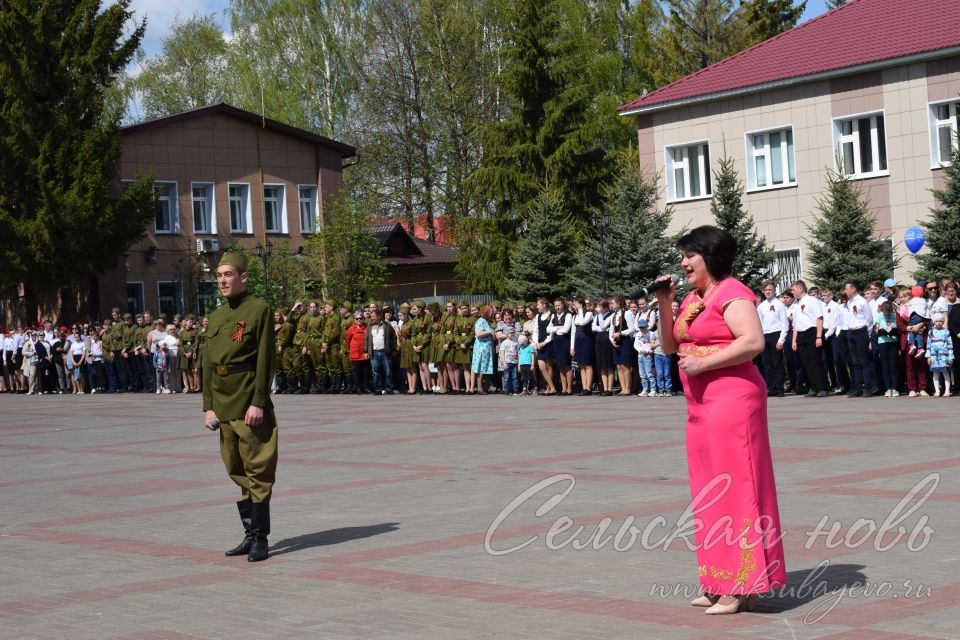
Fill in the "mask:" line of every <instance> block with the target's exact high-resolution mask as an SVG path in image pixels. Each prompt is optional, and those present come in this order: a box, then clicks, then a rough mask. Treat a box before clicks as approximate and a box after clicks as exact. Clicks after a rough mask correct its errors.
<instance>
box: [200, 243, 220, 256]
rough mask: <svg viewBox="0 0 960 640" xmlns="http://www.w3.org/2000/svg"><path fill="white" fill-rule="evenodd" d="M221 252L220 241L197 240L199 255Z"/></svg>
mask: <svg viewBox="0 0 960 640" xmlns="http://www.w3.org/2000/svg"><path fill="white" fill-rule="evenodd" d="M218 251H220V241H219V240H197V254H198V255H199V254H203V253H216V252H218Z"/></svg>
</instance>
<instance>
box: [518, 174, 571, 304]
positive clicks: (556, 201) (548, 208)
mask: <svg viewBox="0 0 960 640" xmlns="http://www.w3.org/2000/svg"><path fill="white" fill-rule="evenodd" d="M576 245H577V238H576V236H575V234H574V231H573V226H572V225H571V224H570V216H569V214H568V213H567V211H566V208H565V206H564V202H563V199H562V197H561V196H560V194H559V193H558V192H557V191H551V190H544V191H543V192H542V193H541V194H540V195H539V196H538V197H537V198H536V199H535V200H534V201H533V202H532V203H531V206H530V216H529V218H528V219H527V233H526V235H524V237H523V238H521V239H520V240H519V241H518V242H517V244H516V246H515V249H514V251H513V255H512V260H511V262H510V279H509V282H508V286H507V289H508V290H509V292H510V293H512V294H514V295H517V296H520V297H521V298H524V299H526V300H535V299H536V298H539V297H541V296H543V297H546V298H548V299H550V300H553V299H554V298H555V297H557V296H565V295H569V294H570V292H571V291H570V287H571V285H572V283H571V282H570V279H569V274H570V267H571V265H572V264H573V262H574V260H575V256H576V254H575V253H574V247H575V246H576Z"/></svg>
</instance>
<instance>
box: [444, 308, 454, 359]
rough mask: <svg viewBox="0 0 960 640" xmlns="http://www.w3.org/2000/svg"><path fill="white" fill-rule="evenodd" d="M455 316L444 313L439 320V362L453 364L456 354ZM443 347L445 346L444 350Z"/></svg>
mask: <svg viewBox="0 0 960 640" xmlns="http://www.w3.org/2000/svg"><path fill="white" fill-rule="evenodd" d="M456 327H457V315H456V314H449V313H445V314H444V315H443V317H442V318H440V360H442V361H443V362H453V361H454V354H455V353H456V347H457V344H456V342H457V339H456ZM443 345H447V348H446V349H444V348H443Z"/></svg>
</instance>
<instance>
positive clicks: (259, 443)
mask: <svg viewBox="0 0 960 640" xmlns="http://www.w3.org/2000/svg"><path fill="white" fill-rule="evenodd" d="M263 421H264V424H261V425H260V426H259V427H251V426H248V425H247V424H246V423H244V421H243V420H228V421H225V422H221V423H220V457H221V458H223V466H225V467H226V468H227V473H228V474H229V475H230V479H231V480H233V481H234V482H235V483H236V484H237V486H238V487H240V490H241V492H242V496H243V499H244V500H246V499H248V498H249V499H250V500H252V501H253V502H267V501H268V500H270V494H271V493H272V492H273V483H274V481H275V480H276V476H277V431H278V430H279V427H278V426H277V425H276V424H275V422H276V421H275V419H274V417H273V416H272V415H269V413H268V412H266V411H265V412H264V416H263Z"/></svg>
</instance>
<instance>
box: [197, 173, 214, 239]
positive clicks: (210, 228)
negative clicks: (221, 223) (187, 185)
mask: <svg viewBox="0 0 960 640" xmlns="http://www.w3.org/2000/svg"><path fill="white" fill-rule="evenodd" d="M191 189H192V191H193V232H194V233H216V232H217V229H216V225H217V218H216V209H215V205H214V200H213V183H212V182H194V183H192V184H191Z"/></svg>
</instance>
